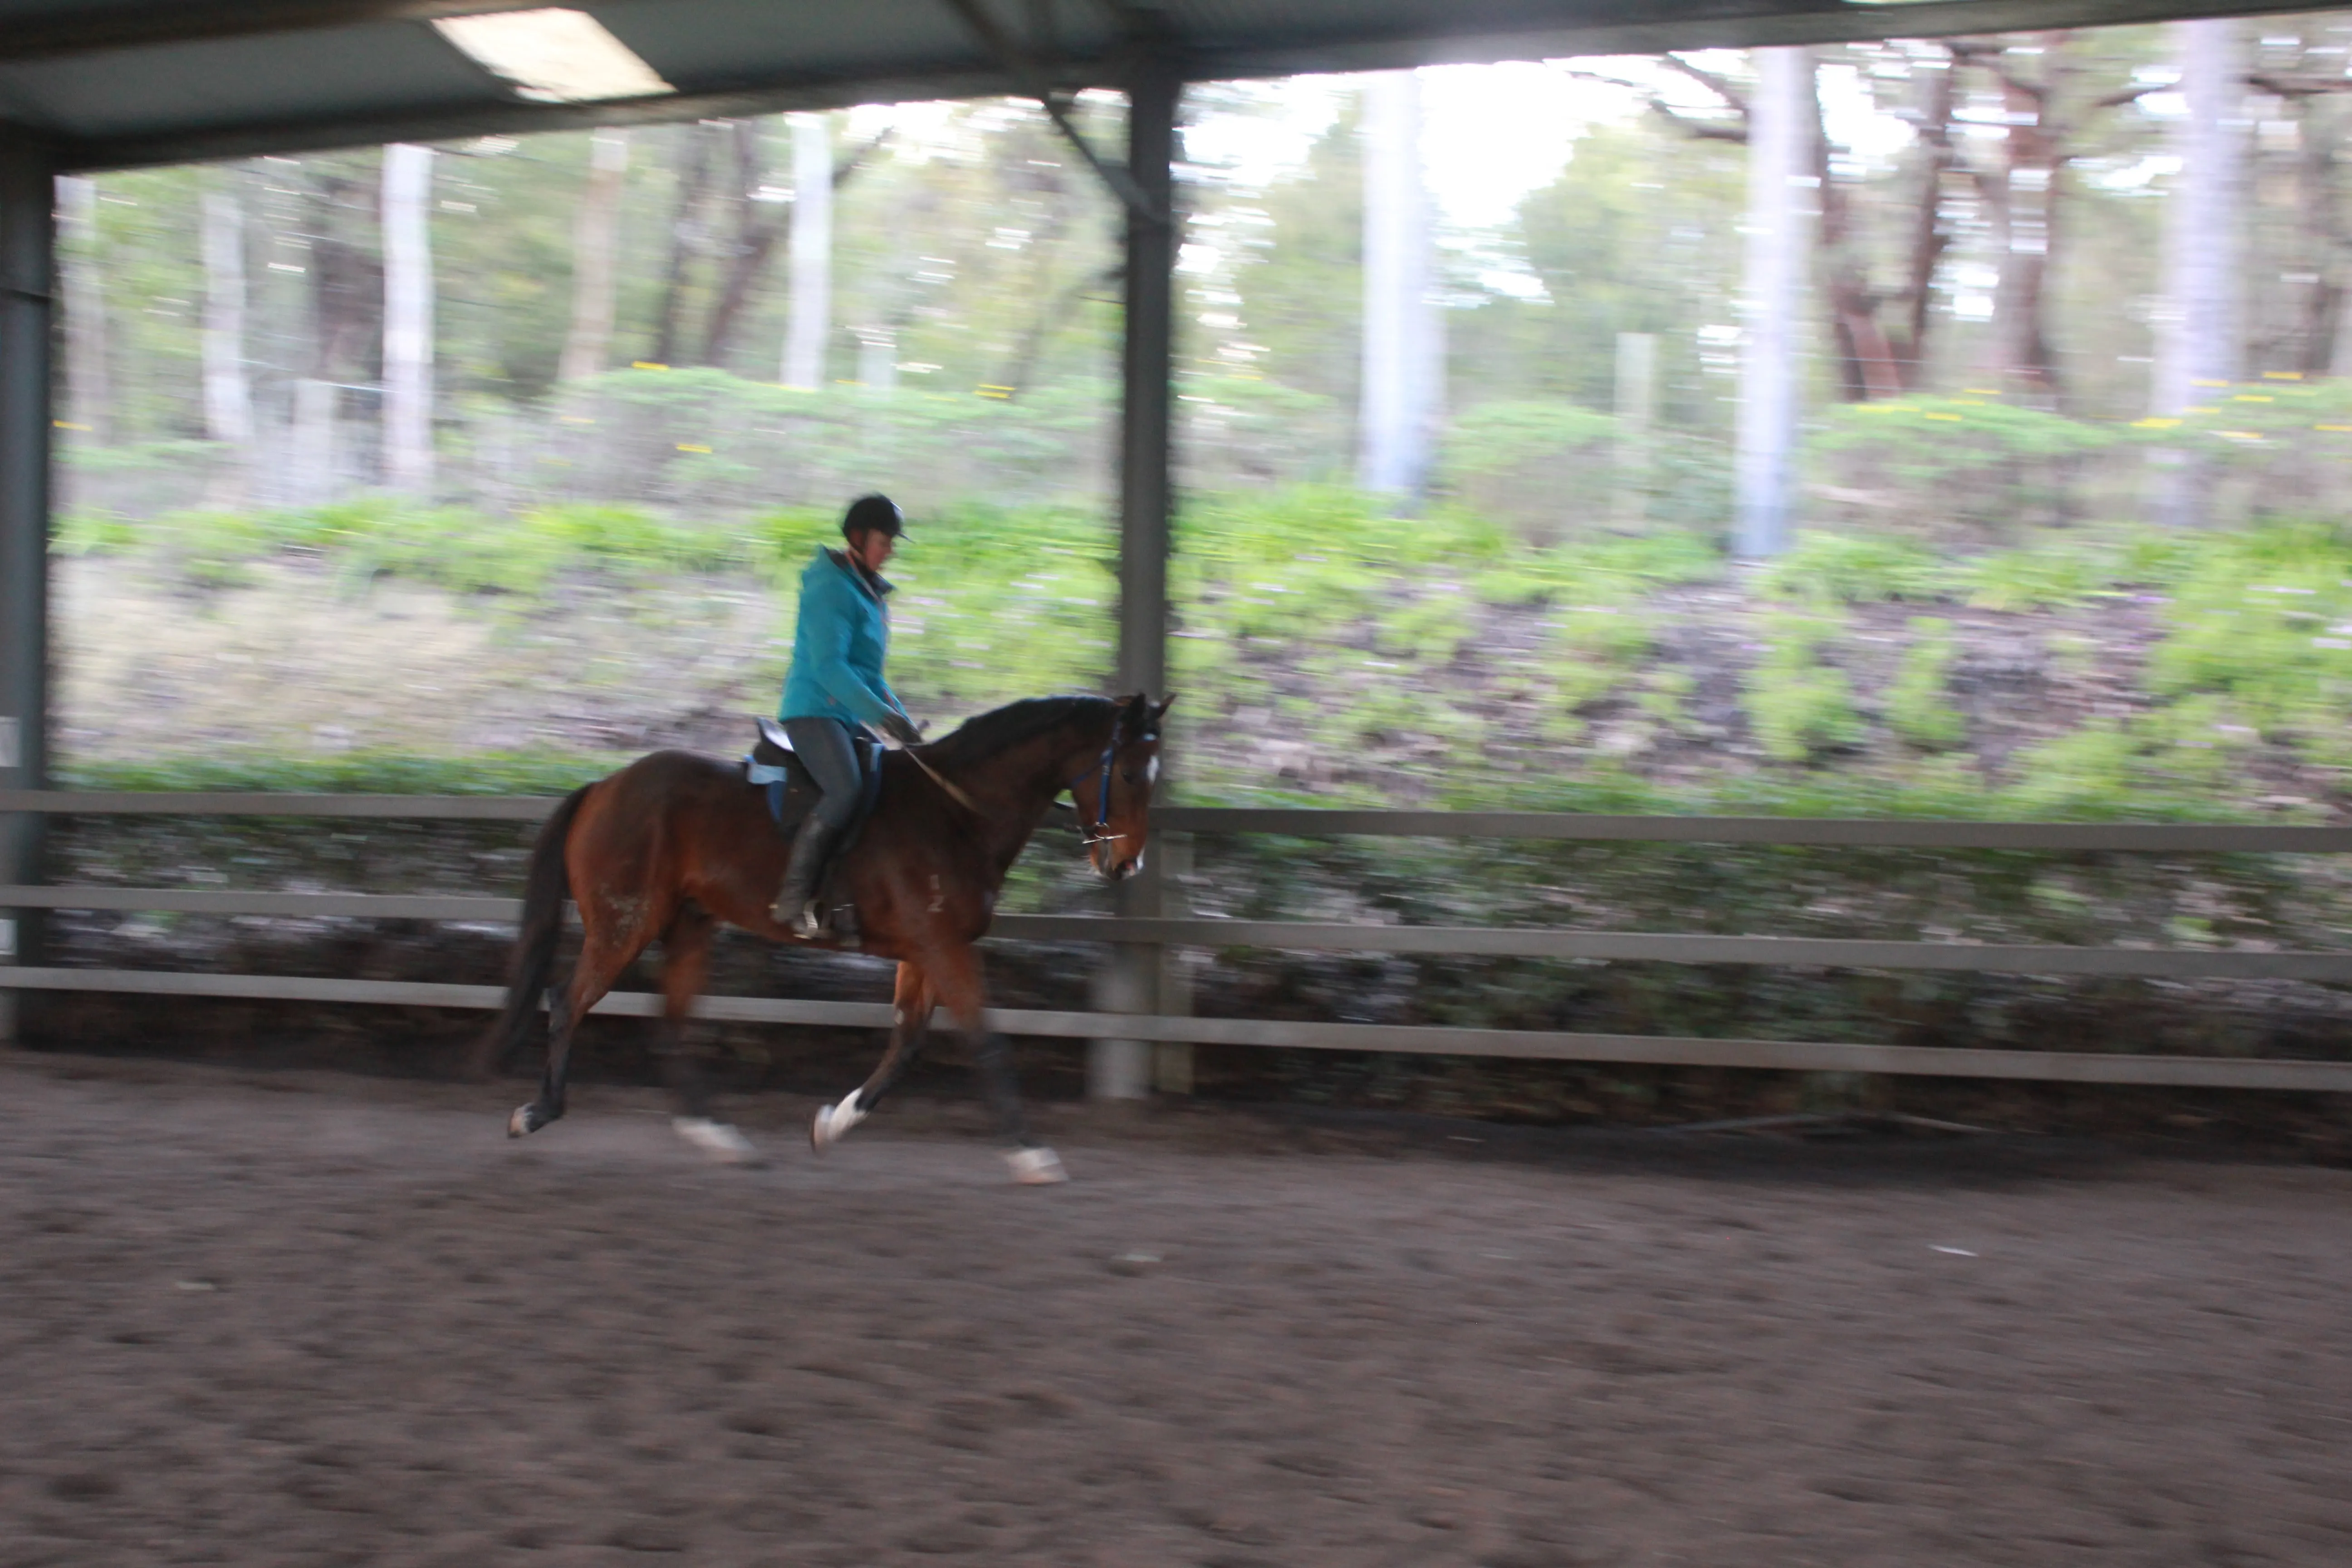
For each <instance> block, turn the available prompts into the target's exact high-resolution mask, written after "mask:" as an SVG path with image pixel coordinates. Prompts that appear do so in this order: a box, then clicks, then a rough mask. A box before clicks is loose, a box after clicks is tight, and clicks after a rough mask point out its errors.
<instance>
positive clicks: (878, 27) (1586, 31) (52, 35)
mask: <svg viewBox="0 0 2352 1568" xmlns="http://www.w3.org/2000/svg"><path fill="white" fill-rule="evenodd" d="M2341 3H2342V0H2335V4H2337V5H2340V4H2341ZM981 4H982V5H984V6H985V7H986V8H987V10H988V12H989V13H990V15H992V16H995V17H996V18H997V19H998V21H999V23H1000V25H1001V26H1002V27H1003V30H1004V31H1005V32H1006V33H1008V34H1011V35H1013V36H1014V37H1018V38H1020V39H1021V40H1023V47H1024V48H1025V49H1027V50H1028V51H1029V52H1030V53H1031V54H1032V55H1033V57H1034V58H1035V59H1036V60H1037V61H1038V62H1039V63H1040V64H1042V65H1043V66H1044V67H1045V68H1046V69H1047V70H1048V72H1049V73H1050V75H1051V77H1052V79H1053V80H1054V81H1055V83H1056V84H1057V85H1061V86H1066V87H1073V88H1075V87H1083V86H1116V85H1118V81H1119V79H1120V78H1121V77H1122V76H1123V75H1124V74H1125V72H1126V71H1127V69H1128V68H1129V67H1130V66H1131V64H1132V62H1133V60H1134V59H1135V58H1136V56H1137V54H1138V52H1139V51H1140V50H1145V49H1149V50H1150V51H1153V52H1155V53H1161V54H1173V55H1174V56H1176V57H1177V58H1178V59H1179V61H1180V68H1181V70H1182V71H1183V73H1184V74H1185V75H1186V76H1187V77H1188V78H1190V79H1224V78H1236V77H1263V76H1281V75H1290V74H1295V73H1298V72H1304V71H1317V70H1369V69H1380V68H1392V67H1398V66H1406V65H1415V64H1426V63H1433V62H1438V61H1451V60H1476V59H1509V58H1549V57H1558V56H1561V55H1568V54H1596V53H1633V52H1649V51H1655V50H1664V49H1669V48H1693V47H1711V46H1737V45H1750V44H1773V43H1801V42H1821V41H1830V40H1834V39H1841V38H1854V37H1887V36H1897V37H1901V36H1912V37H1916V36H1925V35H1931V34H1949V33H1957V32H1995V31H2001V30H2004V29H2017V28H2032V29H2037V30H2039V29H2046V28H2051V27H2060V26H2093V25H2098V24H2101V23H2116V22H2135V21H2150V20H2157V19H2161V18H2165V17H2170V16H2212V15H2263V14H2274V13H2280V12H2286V11H2294V10H2320V9H2327V8H2330V6H2329V5H2328V4H2327V0H2313V3H2311V4H2306V5H2295V4H2292V3H2290V4H2285V5H2282V4H2280V3H2279V0H1921V3H1917V4H1858V3H1855V0H1444V3H1440V4H1432V3H1430V0H1166V3H1164V4H1148V3H1147V0H1086V3H1077V0H1060V3H1059V4H1051V3H1048V4H1045V5H1039V4H1036V3H1034V0H1021V3H1019V4H1015V3H1013V0H981ZM520 8H522V7H521V6H520V5H517V4H515V3H514V0H0V122H6V123H8V124H11V125H14V126H17V127H21V128H23V129H26V130H28V131H30V132H34V133H36V134H38V135H41V136H43V137H46V138H47V139H49V140H51V141H53V142H56V143H57V144H58V148H59V150H60V153H61V156H62V158H63V160H64V162H66V163H68V165H71V166H77V167H106V166H121V165H125V164H132V163H158V162H167V161H174V160H184V159H198V158H206V157H229V156H237V155H247V154H252V153H264V152H270V151H293V150H297V149H300V148H309V147H320V146H331V145H339V144H341V145H348V144H355V143H362V142H383V141H392V140H417V141H426V140H439V139H446V138H448V137H454V136H463V135H474V134H482V133H487V132H509V133H513V132H526V131H531V130H554V129H562V128H565V127H574V126H581V125H588V124H604V123H625V122H634V121H656V120H678V119H692V118H698V117H706V116H713V115H724V114H742V113H758V112H766V111H770V110H779V109H791V108H819V107H828V106H834V105H839V104H846V103H856V102H873V101H882V100H905V99H917V98H949V97H969V96H975V95H982V94H991V93H1005V92H1012V91H1014V90H1016V83H1015V79H1014V76H1013V72H1011V71H1010V70H1009V69H1008V68H1007V66H1006V64H1005V62H1004V61H1003V60H1001V59H999V58H994V57H993V56H992V54H991V52H990V50H989V49H988V48H987V47H985V46H984V45H983V44H982V42H981V41H980V39H979V38H978V37H977V36H976V34H975V33H974V31H973V30H972V28H971V26H969V24H968V23H967V21H966V20H965V18H963V17H962V16H959V15H958V14H957V11H956V9H955V7H954V5H951V4H950V3H949V0H842V3H818V0H611V3H597V0H588V3H585V4H581V5H576V6H575V7H574V8H576V9H580V10H584V11H587V12H588V13H590V14H591V15H593V16H595V17H596V18H597V19H598V20H599V21H601V22H602V23H603V24H604V26H605V27H607V28H608V29H609V30H610V31H611V32H612V33H613V34H614V36H615V37H618V38H620V39H621V40H622V41H623V42H624V43H625V44H627V45H628V46H629V47H631V48H633V49H635V51H636V52H637V53H638V54H639V55H641V56H642V57H643V58H645V59H646V62H647V63H648V64H649V65H651V66H652V67H653V68H654V69H655V70H656V72H658V73H659V74H660V75H661V77H662V78H663V79H665V80H667V81H668V82H670V83H671V84H672V85H673V86H675V87H676V88H677V89H678V90H677V93H676V94H674V95H668V96H665V97H660V98H652V99H644V100H632V101H630V102H627V103H621V104H597V105H568V104H539V103H526V102H524V101H522V100H520V99H519V98H518V97H517V96H516V94H515V93H514V92H513V90H512V89H510V88H509V87H508V86H507V85H506V84H504V83H502V82H500V81H499V80H498V79H495V78H493V77H492V76H490V75H489V74H488V72H487V71H485V70H483V69H482V68H480V67H478V66H477V65H476V64H474V62H472V61H471V60H469V59H467V58H466V57H465V56H464V55H462V54H461V53H459V52H458V51H457V48H456V47H454V46H452V45H450V44H449V43H448V42H446V40H445V39H443V38H442V37H440V35H439V34H437V33H436V32H435V31H434V29H433V28H432V26H430V18H431V17H433V16H453V15H462V14H471V13H477V12H483V11H493V10H501V9H520ZM1039 16H1044V17H1045V19H1046V21H1047V23H1048V26H1047V28H1046V29H1045V32H1044V34H1043V35H1042V36H1041V35H1040V34H1039V33H1038V32H1036V31H1034V30H1033V24H1034V22H1035V20H1036V19H1037V18H1038V17H1039Z"/></svg>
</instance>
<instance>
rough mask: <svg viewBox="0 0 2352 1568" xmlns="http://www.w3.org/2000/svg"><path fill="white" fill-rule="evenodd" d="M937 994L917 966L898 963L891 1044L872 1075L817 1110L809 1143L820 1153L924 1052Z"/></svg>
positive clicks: (892, 1011)
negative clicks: (924, 1042)
mask: <svg viewBox="0 0 2352 1568" xmlns="http://www.w3.org/2000/svg"><path fill="white" fill-rule="evenodd" d="M937 1001H938V997H937V996H936V995H935V994H933V992H932V990H931V983H930V982H929V980H928V979H926V978H925V977H924V974H923V972H922V970H921V968H920V967H919V966H918V965H916V964H914V963H900V964H899V965H898V989H897V991H896V993H895V994H893V996H892V998H891V1006H890V1046H889V1048H888V1049H887V1050H885V1051H884V1052H883V1053H882V1060H881V1061H880V1062H879V1063H877V1065H876V1067H875V1068H874V1072H873V1075H872V1076H871V1077H869V1078H868V1079H866V1081H865V1082H864V1083H863V1084H861V1085H859V1086H858V1087H857V1088H856V1089H854V1090H852V1091H851V1092H850V1093H849V1094H848V1095H846V1096H845V1097H844V1098H843V1100H842V1101H841V1103H840V1104H839V1105H827V1106H824V1107H822V1108H820V1109H819V1110H818V1111H817V1113H816V1123H815V1125H814V1126H813V1127H811V1128H810V1129H809V1146H810V1147H811V1148H813V1149H814V1150H815V1151H816V1152H818V1153H820V1154H822V1153H824V1151H825V1150H826V1149H827V1148H828V1147H829V1146H831V1145H833V1144H835V1143H838V1142H841V1137H842V1134H843V1133H845V1132H847V1131H849V1130H850V1129H851V1128H853V1127H855V1126H856V1125H857V1124H858V1123H859V1122H861V1121H865V1120H866V1115H867V1113H868V1112H870V1111H872V1110H873V1109H874V1107H875V1106H876V1105H877V1103H879V1102H880V1100H881V1099H882V1097H883V1096H884V1095H886V1094H887V1093H889V1092H890V1087H891V1085H893V1084H895V1083H897V1082H898V1079H899V1076H900V1075H901V1074H903V1073H904V1072H905V1071H906V1070H907V1069H908V1068H910V1067H912V1066H913V1065H914V1063H915V1058H917V1057H919V1056H921V1055H922V1054H923V1041H924V1038H925V1037H927V1036H928V1035H929V1033H930V1028H931V1008H932V1006H933V1005H935V1004H936V1003H937Z"/></svg>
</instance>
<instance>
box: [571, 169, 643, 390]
mask: <svg viewBox="0 0 2352 1568" xmlns="http://www.w3.org/2000/svg"><path fill="white" fill-rule="evenodd" d="M628 172H629V133H628V132H627V131H626V130H622V129H616V128H614V127H611V126H606V127H604V128H603V129H601V130H599V131H598V132H596V133H595V136H594V137H593V139H592V140H591V141H590V142H589V148H588V184H587V188H586V189H584V190H583V191H582V192H581V194H580V212H579V216H578V218H577V219H576V221H575V222H574V223H573V225H572V331H571V333H570V335H568V336H567V337H565V339H564V340H563V359H562V363H560V364H558V366H557V367H556V372H555V377H556V379H557V380H558V381H582V380H585V379H586V378H587V377H589V376H592V375H595V374H600V373H602V372H603V371H604V367H605V364H606V362H608V361H609V360H610V359H611V358H612V353H613V308H614V297H615V294H616V285H617V282H618V276H619V259H620V234H621V223H620V219H621V184H622V182H623V180H624V179H625V178H626V176H627V174H628Z"/></svg>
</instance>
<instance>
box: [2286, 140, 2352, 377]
mask: <svg viewBox="0 0 2352 1568" xmlns="http://www.w3.org/2000/svg"><path fill="white" fill-rule="evenodd" d="M2289 102H2290V103H2291V104H2292V105H2293V106H2294V110H2295V113H2296V117H2297V120H2298V121H2299V125H2300V129H2301V132H2302V145H2301V149H2300V155H2299V156H2298V157H2297V158H2296V160H2295V174H2296V183H2297V184H2298V185H2299V186H2300V187H2301V188H2300V190H2299V191H2298V192H2297V198H2298V200H2299V201H2300V203H2301V205H2302V207H2303V240H2304V244H2305V247H2307V257H2306V261H2307V264H2308V265H2309V267H2310V268H2311V275H2312V283H2311V291H2310V292H2309V293H2308V294H2306V295H2305V297H2304V308H2303V320H2302V321H2300V322H2299V323H2298V327H2297V331H2296V334H2295V339H2296V341H2295V345H2294V348H2295V352H2294V369H2295V371H2296V372H2297V373H2298V374H2302V375H2305V376H2323V375H2326V374H2330V372H2331V371H2332V370H2333V369H2334V367H2335V363H2336V337H2337V334H2338V333H2339V332H2340V331H2341V330H2342V326H2343V321H2344V291H2345V283H2346V262H2347V259H2352V258H2347V255H2346V251H2347V246H2346V243H2345V234H2344V215H2343V205H2342V198H2341V197H2340V196H2338V195H2337V194H2336V164H2337V163H2338V161H2339V160H2340V159H2341V158H2342V156H2343V152H2344V133H2343V121H2342V117H2341V116H2340V114H2339V113H2338V112H2337V110H2336V105H2335V103H2333V102H2332V101H2330V100H2329V99H2327V98H2324V97H2320V96H2317V95H2312V96H2305V97H2298V98H2294V99H2291V100H2289Z"/></svg>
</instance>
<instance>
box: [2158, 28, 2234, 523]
mask: <svg viewBox="0 0 2352 1568" xmlns="http://www.w3.org/2000/svg"><path fill="white" fill-rule="evenodd" d="M2171 33H2172V40H2173V47H2174V49H2175V50H2176V52H2177V56H2178V58H2179V62H2180V93H2181V97H2182V98H2183V100H2186V107H2187V113H2186V114H2185V115H2183V117H2182V119H2181V121H2180V123H2179V126H2178V127H2177V128H2176V129H2175V132H2174V138H2173V146H2174V151H2175V153H2177V155H2178V156H2179V159H2180V174H2179V177H2178V178H2177V179H2176V181H2175V183H2174V184H2173V187H2172V191H2171V194H2170V196H2169V197H2168V200H2167V201H2166V203H2165V212H2164V218H2165V225H2164V227H2165V235H2164V241H2165V243H2164V272H2165V288H2164V297H2165V302H2164V311H2163V315H2162V317H2161V319H2160V321H2159V322H2158V326H2159V328H2160V331H2158V339H2157V351H2156V374H2155V376H2154V378H2153V380H2154V388H2153V393H2154V395H2153V397H2152V399H2151V402H2152V404H2153V405H2154V412H2155V413H2156V414H2158V415H2159V416H2165V417H2168V418H2179V416H2182V415H2184V414H2186V413H2187V412H2188V411H2189V409H2190V408H2191V407H2193V406H2195V405H2197V404H2199V403H2200V402H2201V401H2204V400H2205V399H2207V398H2210V397H2211V396H2212V395H2213V394H2214V393H2215V392H2216V391H2218V390H2220V389H2221V388H2222V387H2225V386H2227V385H2228V384H2230V383H2231V382H2233V381H2235V380H2237V379H2238V375H2239V372H2240V363H2239V361H2240V354H2241V352H2242V342H2241V338H2242V325H2241V316H2242V304H2241V300H2240V295H2239V277H2238V262H2239V250H2240V246H2239V229H2240V226H2241V224H2242V215H2241V211H2240V209H2241V207H2242V204H2243V195H2244V191H2243V186H2244V183H2245V162H2246V158H2245V142H2246V126H2245V123H2244V120H2243V116H2242V109H2243V106H2244V103H2245V97H2246V87H2245V70H2246V62H2245V40H2244V37H2243V31H2242V28H2241V26H2240V25H2239V24H2238V23H2236V22H2234V21H2196V22H2175V23H2173V24H2172V25H2171ZM2153 477H2154V479H2155V483H2156V498H2155V512H2156V515H2157V516H2158V518H2159V519H2161V520H2162V521H2165V522H2168V523H2171V524H2173V525H2175V526H2182V527H2185V526H2192V525H2195V524H2198V523H2201V522H2203V521H2205V520H2206V516H2207V513H2208V511H2209V510H2210V499H2211V497H2210V491H2211V489H2212V482H2211V472H2210V465H2209V464H2206V463H2204V462H2201V461H2199V460H2197V459H2195V458H2190V457H2189V456H2187V455H2184V454H2180V453H2164V454H2160V455H2159V456H2158V459H2157V466H2156V468H2155V469H2154V476H2153Z"/></svg>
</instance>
